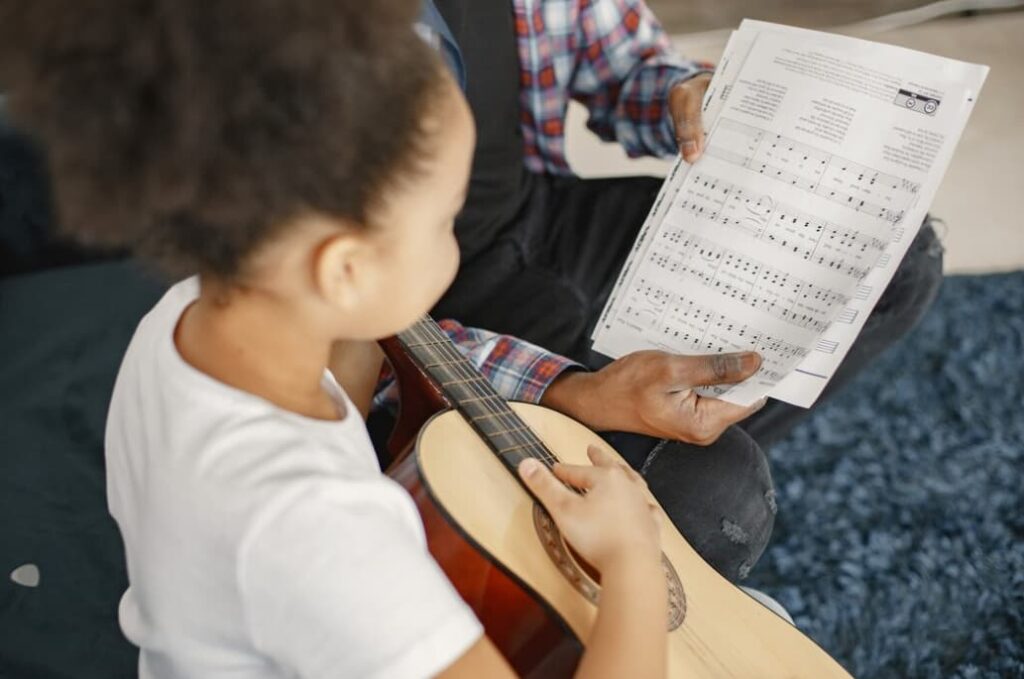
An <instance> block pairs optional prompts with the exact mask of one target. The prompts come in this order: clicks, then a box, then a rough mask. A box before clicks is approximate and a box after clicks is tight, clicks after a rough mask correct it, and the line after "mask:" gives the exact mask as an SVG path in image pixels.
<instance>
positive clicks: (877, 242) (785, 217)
mask: <svg viewBox="0 0 1024 679" xmlns="http://www.w3.org/2000/svg"><path fill="white" fill-rule="evenodd" d="M672 208H673V209H674V210H681V211H682V212H684V213H687V214H688V215H691V216H694V217H698V218H701V219H707V220H709V221H712V222H715V223H717V224H720V225H722V226H725V227H728V228H731V229H736V230H739V231H742V232H743V233H745V234H747V235H749V236H751V237H753V238H756V239H758V240H760V241H762V242H763V243H765V244H766V245H770V246H772V247H774V248H777V249H779V250H783V251H785V252H789V253H791V254H793V255H796V256H798V257H801V258H803V259H804V260H807V261H812V262H814V263H816V264H820V265H822V266H825V267H828V268H829V269H832V270H834V271H839V272H841V273H843V274H844V275H847V276H850V277H852V278H856V279H861V278H864V277H865V276H867V275H868V273H869V272H870V271H871V269H872V267H874V266H875V264H876V262H877V260H878V258H879V256H880V255H881V253H882V252H883V251H884V250H885V248H886V247H887V245H888V243H887V242H886V241H884V240H882V239H879V238H873V237H870V236H867V235H864V234H862V233H858V232H857V231H854V230H852V229H847V228H843V227H840V226H836V225H835V224H831V223H829V222H825V221H823V220H821V219H818V218H815V217H813V216H811V215H809V214H807V213H804V212H801V211H799V210H796V209H795V208H792V207H790V206H788V205H785V204H782V203H779V202H777V201H775V200H774V199H773V198H771V197H770V196H766V195H763V194H762V195H757V194H752V193H751V192H749V191H746V190H745V189H742V188H740V187H738V186H736V185H734V184H730V183H728V182H725V181H723V180H721V179H718V178H717V177H715V176H713V175H711V174H709V173H707V172H693V173H692V174H691V175H690V176H689V177H687V179H686V181H685V182H684V184H683V185H682V186H680V188H679V191H678V192H677V193H676V195H675V197H674V199H673V205H672Z"/></svg>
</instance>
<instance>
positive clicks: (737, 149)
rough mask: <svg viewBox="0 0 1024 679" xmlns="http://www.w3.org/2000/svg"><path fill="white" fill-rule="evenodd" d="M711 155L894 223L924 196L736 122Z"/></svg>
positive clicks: (719, 131)
mask: <svg viewBox="0 0 1024 679" xmlns="http://www.w3.org/2000/svg"><path fill="white" fill-rule="evenodd" d="M705 153H706V154H707V155H709V156H714V157H716V158H719V159H721V160H723V161H725V162H727V163H731V164H733V165H738V166H740V167H744V168H747V169H748V170H750V171H751V172H755V173H757V174H759V175H763V176H765V177H768V178H770V179H774V180H776V181H779V182H782V183H784V184H787V185H789V186H793V187H796V188H798V189H801V190H804V191H809V192H811V193H814V194H816V195H819V196H821V197H823V198H826V199H828V200H831V201H833V202H836V203H839V204H840V205H843V206H845V207H848V208H850V209H852V210H856V211H857V212H863V213H865V214H869V215H871V216H873V217H876V218H878V219H882V220H884V221H887V222H890V223H893V224H896V223H899V222H900V221H902V220H903V216H904V215H905V214H906V211H907V209H909V208H910V207H911V206H912V205H913V204H914V203H915V202H916V200H917V194H918V191H920V185H919V184H917V183H916V182H913V181H911V180H909V179H905V178H903V177H897V176H895V175H890V174H885V173H883V172H880V171H879V170H875V169H874V168H870V167H867V166H866V165H861V164H859V163H855V162H853V161H852V160H848V159H846V158H842V157H840V156H836V155H832V154H830V153H828V152H826V151H823V150H821V149H819V148H816V147H814V146H810V145H808V144H804V143H801V142H798V141H796V140H794V139H790V138H788V137H784V136H781V135H774V134H771V133H769V132H767V131H765V130H762V129H760V128H758V127H755V126H753V125H746V124H744V123H741V122H738V121H736V120H732V119H730V118H722V119H721V120H720V121H719V123H718V125H717V126H716V127H715V129H714V130H713V132H712V134H711V136H710V137H709V138H708V146H707V149H706V150H705Z"/></svg>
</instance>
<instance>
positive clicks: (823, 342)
mask: <svg viewBox="0 0 1024 679" xmlns="http://www.w3.org/2000/svg"><path fill="white" fill-rule="evenodd" d="M838 348H839V342H836V341H835V340H827V339H824V338H822V339H819V340H818V341H817V343H815V345H814V350H815V351H820V352H821V353H823V354H834V353H836V349H838Z"/></svg>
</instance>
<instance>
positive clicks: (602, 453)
mask: <svg viewBox="0 0 1024 679" xmlns="http://www.w3.org/2000/svg"><path fill="white" fill-rule="evenodd" d="M587 457H589V458H590V461H591V462H593V463H594V466H595V467H604V468H606V469H610V468H613V467H618V468H619V469H621V470H622V471H624V472H626V476H628V477H629V478H630V479H632V480H633V481H635V482H637V483H639V484H641V485H643V486H646V485H647V481H645V480H644V477H642V476H640V474H639V473H637V471H636V470H635V469H633V468H632V467H630V466H629V465H628V464H626V463H625V462H623V461H621V460H618V459H616V458H615V457H614V456H613V455H612V454H611V453H609V452H608V451H606V450H604V449H603V448H599V447H598V446H587Z"/></svg>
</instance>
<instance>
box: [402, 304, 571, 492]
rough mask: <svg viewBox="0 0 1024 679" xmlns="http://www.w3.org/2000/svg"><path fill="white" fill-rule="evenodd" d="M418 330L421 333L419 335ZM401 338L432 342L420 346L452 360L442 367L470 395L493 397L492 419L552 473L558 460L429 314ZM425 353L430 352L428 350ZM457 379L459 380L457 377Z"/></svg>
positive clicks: (568, 484)
mask: <svg viewBox="0 0 1024 679" xmlns="http://www.w3.org/2000/svg"><path fill="white" fill-rule="evenodd" d="M417 328H419V329H421V330H422V333H420V332H418V331H417ZM401 334H412V335H413V339H416V340H421V341H422V340H425V339H433V340H434V341H431V342H425V343H423V346H424V347H428V346H433V347H436V348H437V351H438V352H444V353H445V354H446V355H447V358H450V359H451V360H450V361H444V362H443V365H447V366H450V367H452V368H453V370H461V371H462V373H461V374H462V375H465V376H467V377H469V378H470V381H466V382H465V384H467V385H470V386H468V388H469V389H471V390H473V391H472V393H474V394H479V395H485V396H493V397H494V398H495V399H496V400H497V401H498V404H499V405H498V407H496V408H495V409H494V410H495V412H496V413H497V417H496V418H495V419H496V420H498V423H499V424H504V425H505V426H506V428H507V429H508V431H507V432H506V433H505V435H507V436H508V437H509V438H510V439H512V440H513V441H514V442H515V441H516V439H518V440H520V441H522V443H519V444H517V445H518V447H521V448H523V449H524V450H525V451H527V452H530V451H532V454H531V455H530V456H531V457H533V458H534V459H537V460H539V461H540V462H541V463H543V464H544V465H545V466H546V467H548V469H551V468H552V467H553V466H554V465H555V463H557V462H559V459H558V457H557V456H555V455H554V453H552V452H551V451H550V450H549V449H548V448H547V446H546V445H545V444H544V442H543V441H541V440H540V439H539V438H538V437H537V435H536V434H535V433H534V432H533V430H532V429H530V427H529V426H528V425H527V424H526V423H525V422H524V421H523V419H522V418H521V417H519V415H518V414H517V413H516V412H515V411H514V410H512V409H511V408H509V407H508V402H507V401H506V400H505V399H504V398H502V397H501V395H500V394H498V393H497V392H496V391H495V390H494V387H493V386H491V384H490V383H489V382H487V380H486V379H485V378H484V377H483V375H482V374H480V372H479V371H478V370H477V369H476V367H475V366H474V365H473V364H472V363H470V361H469V360H468V359H467V358H466V357H465V356H463V355H462V354H461V352H459V350H458V348H457V347H456V346H455V344H454V342H452V340H451V338H449V337H448V336H447V335H446V334H445V333H444V331H443V330H441V327H440V326H439V325H438V324H437V323H436V322H435V321H434V319H433V318H431V317H430V315H429V314H425V315H424V316H423V317H422V318H421V319H420V320H419V321H417V322H416V323H415V324H413V326H412V327H411V328H410V329H409V331H406V332H403V333H401ZM425 350H426V351H428V352H429V349H425ZM456 376H458V373H456ZM485 407H486V406H485ZM502 408H503V409H502ZM464 416H467V417H469V419H470V420H472V419H473V418H472V417H471V416H468V414H465V413H464ZM509 425H512V426H509ZM492 436H493V434H492ZM497 455H499V457H500V456H501V453H497ZM558 482H559V483H561V484H562V485H563V486H565V487H566V488H567V489H569V490H570V491H572V492H574V493H576V494H577V495H586V494H587V491H586V489H585V488H577V487H576V486H573V485H572V484H570V483H568V482H566V481H563V480H561V479H558Z"/></svg>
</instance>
